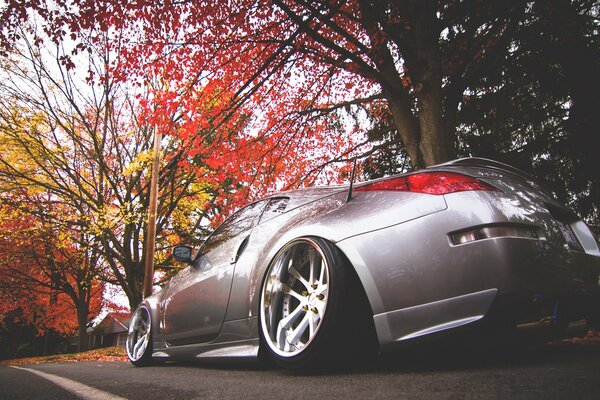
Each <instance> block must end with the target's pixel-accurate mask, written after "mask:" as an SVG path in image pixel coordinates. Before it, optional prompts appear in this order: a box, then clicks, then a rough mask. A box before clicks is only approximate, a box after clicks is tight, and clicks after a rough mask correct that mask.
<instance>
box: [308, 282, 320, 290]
mask: <svg viewBox="0 0 600 400" xmlns="http://www.w3.org/2000/svg"><path fill="white" fill-rule="evenodd" d="M310 287H311V288H313V289H316V288H318V287H319V285H317V284H316V283H315V284H313V285H310Z"/></svg>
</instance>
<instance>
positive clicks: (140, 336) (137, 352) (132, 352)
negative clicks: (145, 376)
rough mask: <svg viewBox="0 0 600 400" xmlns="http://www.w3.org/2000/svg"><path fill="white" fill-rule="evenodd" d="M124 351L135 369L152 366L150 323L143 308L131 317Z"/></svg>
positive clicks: (147, 312)
mask: <svg viewBox="0 0 600 400" xmlns="http://www.w3.org/2000/svg"><path fill="white" fill-rule="evenodd" d="M125 349H126V351H127V357H128V358H129V361H130V362H131V363H132V364H133V365H135V366H136V367H145V366H148V365H150V364H152V321H151V318H150V312H149V311H148V309H147V308H146V307H144V306H140V307H138V309H137V310H135V312H134V313H133V314H132V315H131V320H130V322H129V330H128V332H127V341H126V342H125Z"/></svg>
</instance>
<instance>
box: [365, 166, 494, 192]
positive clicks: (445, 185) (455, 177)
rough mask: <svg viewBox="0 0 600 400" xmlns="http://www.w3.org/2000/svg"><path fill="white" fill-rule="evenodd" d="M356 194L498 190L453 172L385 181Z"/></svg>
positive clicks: (417, 175) (372, 184)
mask: <svg viewBox="0 0 600 400" xmlns="http://www.w3.org/2000/svg"><path fill="white" fill-rule="evenodd" d="M354 190H355V191H358V192H367V191H378V190H389V191H401V192H414V193H426V194H435V195H442V194H449V193H455V192H464V191H468V190H498V189H496V188H495V187H493V186H491V185H489V184H487V183H485V182H483V181H481V180H479V179H477V178H473V177H471V176H467V175H462V174H457V173H454V172H422V173H417V174H413V175H408V176H403V177H398V178H392V179H386V180H384V181H380V182H375V183H371V184H369V185H365V186H360V187H357V188H356V189H354Z"/></svg>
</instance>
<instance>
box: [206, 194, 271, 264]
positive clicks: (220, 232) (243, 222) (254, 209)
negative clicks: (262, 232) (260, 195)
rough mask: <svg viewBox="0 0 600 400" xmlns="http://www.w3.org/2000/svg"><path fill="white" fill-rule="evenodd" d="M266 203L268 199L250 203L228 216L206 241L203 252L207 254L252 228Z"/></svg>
mask: <svg viewBox="0 0 600 400" xmlns="http://www.w3.org/2000/svg"><path fill="white" fill-rule="evenodd" d="M266 203H267V202H266V200H262V201H258V202H256V203H252V204H249V205H247V206H246V207H244V208H242V209H241V210H239V211H237V212H236V213H235V214H233V215H232V216H231V217H229V218H227V219H226V220H225V222H223V223H222V224H221V225H219V227H218V228H217V230H216V231H215V232H214V233H213V234H212V235H211V236H210V237H209V238H208V240H207V241H206V243H204V246H202V250H201V253H202V254H206V253H208V252H210V251H211V250H213V249H214V248H216V247H217V246H219V245H220V244H221V243H223V242H225V241H227V240H229V239H231V238H234V237H235V236H237V235H239V234H241V233H242V232H244V231H246V230H248V229H250V228H252V227H253V226H254V225H255V224H256V223H257V222H258V218H259V217H260V215H261V213H262V211H263V208H264V206H265V204H266Z"/></svg>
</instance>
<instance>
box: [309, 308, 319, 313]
mask: <svg viewBox="0 0 600 400" xmlns="http://www.w3.org/2000/svg"><path fill="white" fill-rule="evenodd" d="M310 311H312V312H314V313H315V314H318V313H319V310H317V307H313V308H312V309H311V310H310Z"/></svg>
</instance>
